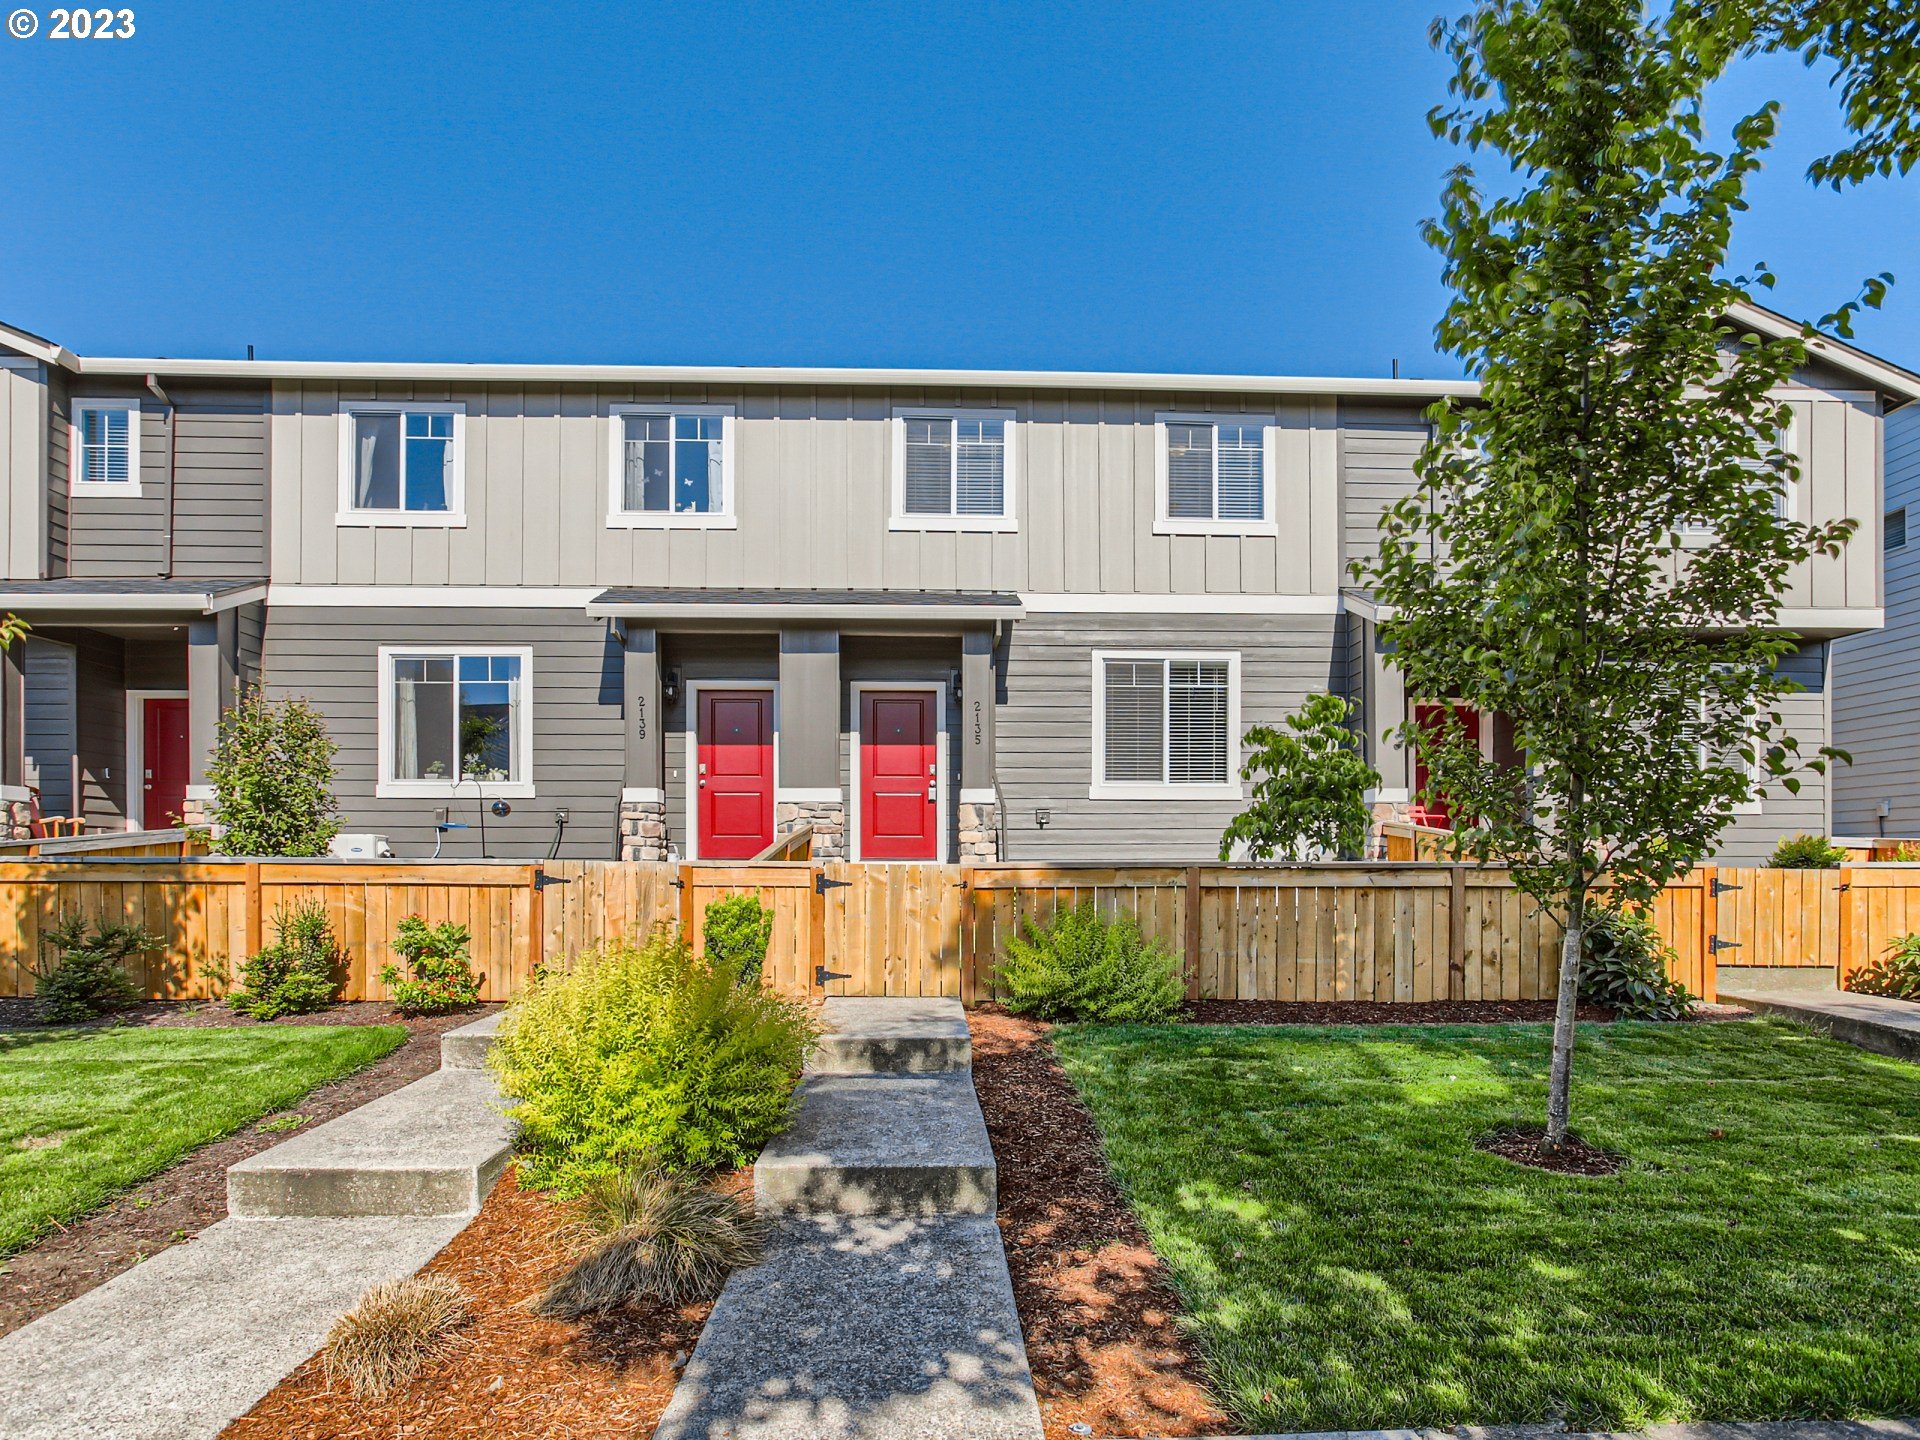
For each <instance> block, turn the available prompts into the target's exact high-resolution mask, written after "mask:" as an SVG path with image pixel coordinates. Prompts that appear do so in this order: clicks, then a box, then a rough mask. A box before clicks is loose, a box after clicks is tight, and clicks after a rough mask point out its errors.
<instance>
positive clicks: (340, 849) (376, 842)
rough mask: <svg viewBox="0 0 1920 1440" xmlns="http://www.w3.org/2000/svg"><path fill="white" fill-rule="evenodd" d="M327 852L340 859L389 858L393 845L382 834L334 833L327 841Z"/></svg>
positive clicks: (391, 854)
mask: <svg viewBox="0 0 1920 1440" xmlns="http://www.w3.org/2000/svg"><path fill="white" fill-rule="evenodd" d="M327 853H328V854H329V855H334V856H337V857H339V858H340V859H342V860H391V859H392V858H393V846H391V845H389V844H388V843H387V837H386V836H384V835H336V836H334V837H333V839H332V840H330V841H328V842H327Z"/></svg>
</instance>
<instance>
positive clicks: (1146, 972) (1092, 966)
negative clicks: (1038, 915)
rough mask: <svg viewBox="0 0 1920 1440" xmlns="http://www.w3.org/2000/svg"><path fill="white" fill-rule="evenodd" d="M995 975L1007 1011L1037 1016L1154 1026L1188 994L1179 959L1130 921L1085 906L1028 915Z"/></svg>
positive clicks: (1010, 942)
mask: <svg viewBox="0 0 1920 1440" xmlns="http://www.w3.org/2000/svg"><path fill="white" fill-rule="evenodd" d="M996 973H997V974H998V976H999V980H1000V983H1001V985H1002V986H1004V987H1005V989H1006V991H1007V1008H1008V1009H1009V1010H1012V1011H1014V1012H1015V1013H1016V1014H1022V1015H1029V1014H1030V1015H1037V1016H1039V1017H1040V1018H1041V1019H1043V1020H1091V1021H1094V1022H1096V1023H1100V1024H1132V1023H1138V1024H1153V1023H1154V1022H1156V1021H1160V1020H1165V1019H1167V1018H1169V1017H1170V1016H1172V1015H1173V1013H1174V1012H1175V1011H1176V1010H1178V1009H1179V1008H1180V1005H1181V1002H1182V1000H1183V999H1184V998H1185V994H1186V991H1185V986H1184V985H1183V984H1182V981H1181V974H1180V959H1179V957H1178V956H1176V955H1173V954H1171V953H1170V952H1168V951H1167V950H1166V949H1165V947H1163V946H1161V945H1158V944H1156V943H1155V942H1153V941H1151V940H1149V939H1147V938H1146V936H1144V935H1142V934H1141V933H1140V927H1139V925H1137V924H1136V923H1135V922H1134V921H1133V920H1132V919H1130V918H1127V917H1125V916H1122V917H1119V918H1117V919H1114V920H1102V919H1101V918H1100V916H1099V914H1098V913H1096V912H1095V910H1094V908H1093V906H1091V905H1081V906H1079V907H1077V908H1076V909H1072V910H1061V911H1058V912H1056V913H1055V915H1054V917H1053V919H1052V920H1050V921H1048V922H1047V924H1045V925H1036V924H1035V923H1034V922H1033V919H1032V917H1031V916H1029V917H1027V918H1026V919H1025V921H1024V922H1023V923H1022V925H1021V933H1020V934H1018V935H1016V936H1014V937H1013V938H1012V939H1010V940H1009V941H1008V942H1007V958H1006V960H1005V961H1004V963H1002V964H1001V966H1000V967H999V969H998V971H997V972H996Z"/></svg>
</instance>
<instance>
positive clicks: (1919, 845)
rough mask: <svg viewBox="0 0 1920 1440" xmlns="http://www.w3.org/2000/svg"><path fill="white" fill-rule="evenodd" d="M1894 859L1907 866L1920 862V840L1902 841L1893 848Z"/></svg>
mask: <svg viewBox="0 0 1920 1440" xmlns="http://www.w3.org/2000/svg"><path fill="white" fill-rule="evenodd" d="M1893 858H1894V859H1895V860H1898V861H1900V862H1902V863H1903V864H1907V865H1911V864H1913V863H1914V862H1915V861H1916V860H1920V840H1902V841H1901V842H1900V843H1899V844H1898V845H1896V846H1894V847H1893Z"/></svg>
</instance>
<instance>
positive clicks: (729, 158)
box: [0, 0, 1920, 375]
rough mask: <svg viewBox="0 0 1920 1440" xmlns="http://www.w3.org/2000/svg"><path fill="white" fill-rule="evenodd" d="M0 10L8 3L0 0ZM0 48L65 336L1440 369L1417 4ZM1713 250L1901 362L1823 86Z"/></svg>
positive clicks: (657, 12)
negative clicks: (1868, 311)
mask: <svg viewBox="0 0 1920 1440" xmlns="http://www.w3.org/2000/svg"><path fill="white" fill-rule="evenodd" d="M9 4H11V0H9ZM35 7H36V8H37V9H38V12H39V18H40V20H41V26H40V34H39V35H37V36H36V37H35V38H33V39H31V40H15V39H11V38H5V37H0V92H3V93H5V94H6V95H7V97H8V102H7V107H6V109H7V113H8V116H9V119H8V121H7V129H6V131H5V132H4V133H5V135H6V141H7V143H5V144H4V146H0V196H4V197H5V215H6V221H5V225H6V232H7V235H6V241H5V243H4V246H0V319H6V320H9V321H12V322H14V323H17V324H20V325H24V326H25V327H27V328H28V329H31V330H35V331H38V332H40V333H42V334H47V335H51V336H53V337H54V338H56V339H59V340H60V341H62V342H64V343H65V344H67V345H69V346H71V347H73V348H74V349H76V350H78V351H80V352H81V353H83V354H85V353H91V354H166V355H175V356H181V355H236V354H241V353H244V350H245V347H246V346H247V345H248V344H249V343H251V344H253V345H255V346H257V347H258V353H259V354H260V355H262V356H271V357H282V358H319V359H326V358H354V359H419V360H429V359H431V360H524V361H599V362H637V363H689V364H697V363H718V364H798V365H816V364H817V365H931V366H966V367H980V368H999V367H1030V366H1032V367H1038V366H1045V367H1059V368H1069V369H1109V368H1111V369H1134V370H1187V371H1258V372H1275V373H1326V374H1349V375H1380V374H1385V373H1387V371H1388V368H1389V366H1390V365H1391V363H1392V362H1393V360H1394V359H1396V358H1398V359H1399V361H1400V362H1401V366H1402V372H1403V373H1405V374H1410V375H1443V374H1452V373H1456V371H1457V367H1456V365H1455V363H1454V362H1453V361H1452V360H1450V359H1449V358H1447V357H1441V356H1437V355H1435V354H1434V352H1433V348H1432V326H1433V322H1434V319H1435V318H1436V316H1437V315H1438V313H1439V310H1440V307H1441V304H1442V294H1441V290H1440V287H1439V284H1438V273H1439V267H1438V265H1437V263H1436V260H1435V258H1434V257H1433V255H1432V254H1431V253H1429V252H1428V251H1427V250H1426V249H1425V247H1424V246H1423V245H1422V243H1421V242H1420V239H1419V237H1418V233H1417V226H1418V223H1419V221H1420V219H1421V217H1423V216H1425V215H1428V214H1431V213H1432V212H1433V210H1434V208H1435V202H1436V196H1437V193H1438V189H1439V185H1440V178H1441V175H1442V173H1443V172H1444V170H1445V168H1446V167H1447V165H1448V164H1449V163H1450V162H1451V159H1452V155H1451V152H1449V151H1448V150H1447V149H1446V148H1445V147H1444V146H1442V145H1440V144H1439V143H1438V142H1436V141H1434V140H1432V139H1431V138H1430V137H1429V135H1428V134H1427V130H1426V126H1425V119H1424V117H1425V114H1426V111H1427V109H1428V108H1429V107H1430V106H1431V105H1433V104H1434V103H1435V102H1436V101H1437V100H1439V99H1440V98H1441V97H1442V86H1443V83H1444V78H1445V72H1444V67H1443V65H1442V63H1441V62H1440V60H1439V59H1438V57H1436V56H1435V55H1434V54H1433V53H1432V51H1431V50H1430V49H1429V48H1428V45H1427V41H1426V28H1427V23H1428V21H1429V20H1430V19H1431V17H1432V15H1433V14H1434V13H1435V11H1436V9H1437V8H1439V7H1438V5H1437V4H1436V0H1414V3H1403V0H1361V3H1352V4H1339V3H1320V4H1305V3H1294V0H1265V3H1251V4H1238V5H1235V4H1218V5H1193V4H1189V5H1181V6H1174V5H1155V4H1138V3H1128V4H1124V5H1115V4H1112V3H1110V0H1108V3H1100V4H1088V3H1079V0H1049V3H1046V4H1038V3H1034V4H1028V5H1008V4H999V3H983V4H973V5H964V6H963V5H958V4H935V3H924V0H923V3H905V4H898V5H864V4H863V5H851V4H848V5H832V6H830V5H826V4H804V3H788V4H772V3H768V4H735V3H724V0H714V3H702V4H681V3H668V4H653V3H650V4H645V5H640V4H605V5H599V4H592V3H576V4H570V5H567V6H564V7H560V6H547V5H539V4H533V5H521V6H515V7H497V8H496V7H490V6H486V5H459V6H455V5H440V4H407V5H391V6H384V5H383V6H375V5H366V4H353V5H346V4H339V5H335V4H297V3H296V4H288V5H277V6H257V7H256V6H240V5H234V4H228V5H203V4H188V3H167V4H153V5H140V4H138V3H136V5H135V16H136V27H137V33H136V35H135V36H134V37H133V38H132V39H130V40H109V41H102V40H89V41H54V40H50V39H48V38H46V36H47V33H48V28H49V21H48V7H46V6H45V5H44V4H42V3H40V0H35ZM1768 95H1773V96H1776V97H1778V98H1780V99H1782V100H1783V101H1784V102H1785V105H1786V114H1785V125H1784V130H1785V133H1784V136H1783V139H1782V143H1781V144H1780V146H1779V147H1778V149H1777V150H1776V152H1775V159H1774V162H1773V164H1772V166H1771V168H1770V169H1769V171H1768V173H1767V174H1766V175H1765V176H1764V177H1763V178H1762V180H1761V182H1760V183H1759V184H1758V185H1757V186H1756V187H1755V188H1754V191H1753V196H1752V198H1753V202H1754V207H1755V208H1754V214H1753V215H1752V216H1750V217H1749V218H1748V220H1747V221H1746V223H1745V224H1744V225H1743V227H1742V229H1741V232H1740V235H1739V243H1738V246H1737V253H1736V257H1735V258H1736V267H1738V266H1743V265H1745V264H1747V263H1749V262H1751V261H1754V260H1765V261H1767V262H1768V263H1770V264H1771V265H1772V266H1773V267H1774V269H1775V270H1776V271H1778V272H1779V274H1780V275H1781V281H1782V283H1781V285H1780V287H1779V289H1777V290H1776V291H1775V292H1774V294H1773V303H1774V304H1776V305H1777V306H1778V307H1779V308H1782V309H1787V310H1790V311H1795V312H1799V313H1807V314H1813V315H1818V314H1821V313H1824V312H1825V311H1827V310H1829V309H1831V308H1832V307H1833V305H1834V304H1836V303H1837V302H1839V301H1841V300H1844V299H1846V298H1847V297H1848V296H1850V295H1851V294H1852V293H1853V291H1854V289H1855V287H1856V286H1857V284H1858V281H1859V279H1860V278H1861V277H1862V276H1864V275H1867V274H1869V273H1872V272H1875V271H1878V270H1883V269H1890V270H1893V271H1895V272H1896V274H1897V275H1899V278H1900V280H1901V283H1900V284H1899V285H1898V286H1897V287H1896V289H1895V291H1894V294H1893V298H1892V299H1891V300H1890V301H1889V303H1888V306H1887V309H1886V310H1885V311H1884V312H1882V313H1881V314H1879V315H1873V316H1869V317H1868V318H1867V319H1866V320H1865V321H1864V322H1863V324H1862V325H1861V327H1860V337H1861V343H1863V344H1865V345H1867V346H1868V347H1869V348H1872V349H1876V350H1878V351H1880V352H1881V353H1883V354H1885V355H1886V356H1888V357H1889V358H1890V359H1893V360H1896V361H1899V362H1901V363H1904V364H1907V365H1909V366H1920V176H1916V177H1912V178H1909V179H1907V180H1905V181H1882V182H1878V183H1876V184H1874V185H1872V186H1869V187H1867V188H1865V189H1863V190H1860V191H1855V192H1849V193H1848V194H1845V195H1841V196H1835V195H1833V194H1831V192H1825V191H1816V190H1814V189H1813V188H1812V187H1811V186H1809V185H1808V184H1807V183H1806V181H1805V179H1804V178H1803V175H1804V170H1805V166H1806V162H1807V160H1808V159H1810V158H1811V157H1812V156H1814V155H1815V154H1818V153H1820V151H1821V150H1822V149H1823V148H1830V147H1831V145H1832V144H1833V143H1834V141H1835V140H1836V139H1837V138H1838V136H1839V134H1840V132H1839V128H1838V122H1837V119H1836V118H1835V104H1834V101H1833V99H1832V97H1831V94H1830V92H1829V91H1828V90H1827V89H1826V87H1825V85H1824V83H1823V80H1822V78H1821V77H1819V76H1817V75H1811V74H1808V73H1807V72H1806V71H1804V70H1803V69H1802V68H1801V67H1800V66H1799V65H1798V64H1797V63H1796V62H1792V61H1780V62H1771V63H1767V64H1765V65H1762V66H1754V67H1749V68H1748V69H1747V70H1746V71H1744V72H1743V73H1742V74H1741V75H1740V76H1739V77H1738V79H1737V80H1736V81H1734V82H1731V83H1730V84H1729V86H1728V87H1727V93H1726V94H1725V95H1724V96H1723V97H1722V99H1721V103H1722V104H1723V106H1724V114H1725V116H1727V117H1731V116H1732V115H1733V114H1734V113H1735V109H1736V107H1738V108H1741V109H1744V108H1748V107H1750V106H1752V105H1754V104H1757V103H1759V101H1760V100H1762V99H1764V98H1766V97H1767V96H1768Z"/></svg>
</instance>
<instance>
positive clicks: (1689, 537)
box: [1680, 411, 1808, 550]
mask: <svg viewBox="0 0 1920 1440" xmlns="http://www.w3.org/2000/svg"><path fill="white" fill-rule="evenodd" d="M1779 446H1780V449H1781V451H1782V452H1783V453H1784V454H1786V455H1787V456H1789V457H1790V458H1791V459H1792V460H1793V465H1794V470H1795V474H1794V475H1793V476H1792V477H1788V476H1786V475H1782V476H1781V477H1780V485H1781V487H1782V488H1781V497H1782V498H1783V499H1784V500H1785V501H1786V504H1785V505H1784V506H1782V507H1781V509H1782V513H1783V514H1784V515H1785V516H1786V518H1787V519H1788V520H1801V519H1804V518H1805V516H1806V508H1807V504H1806V496H1805V495H1804V493H1803V492H1804V491H1805V489H1806V487H1807V484H1808V470H1807V461H1806V457H1805V456H1804V455H1802V454H1801V453H1800V415H1799V412H1798V411H1795V412H1794V413H1793V414H1792V415H1790V416H1789V417H1788V419H1787V423H1786V425H1785V426H1784V427H1783V428H1782V429H1781V431H1780V440H1779ZM1718 534H1719V532H1718V531H1716V530H1715V529H1714V528H1713V526H1711V525H1682V526H1681V527H1680V546H1681V548H1682V549H1684V550H1704V549H1706V548H1707V547H1708V546H1709V545H1711V544H1713V542H1714V539H1715V537H1716V536H1717V535H1718Z"/></svg>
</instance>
